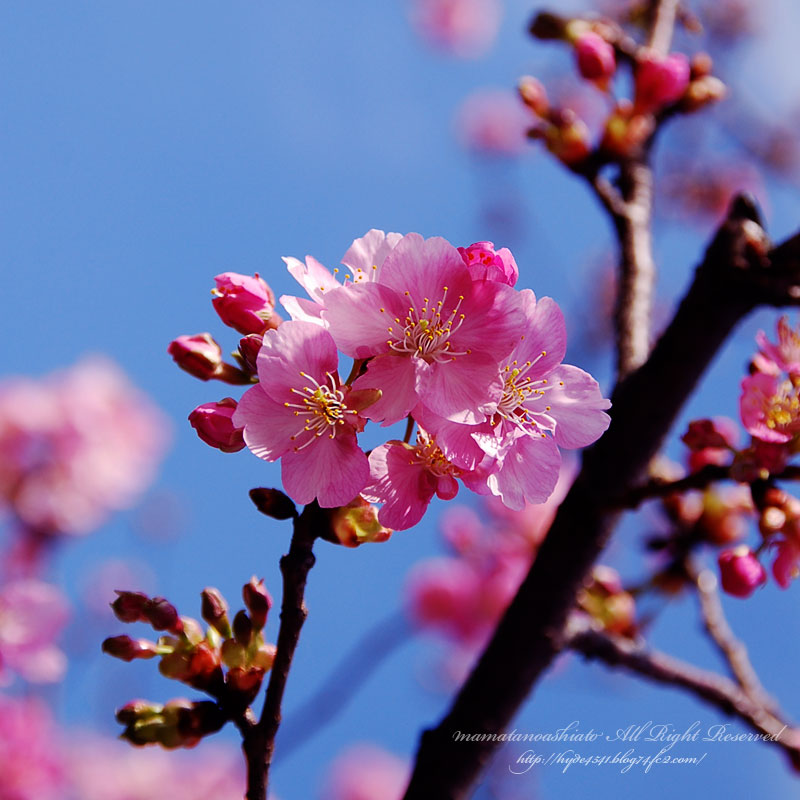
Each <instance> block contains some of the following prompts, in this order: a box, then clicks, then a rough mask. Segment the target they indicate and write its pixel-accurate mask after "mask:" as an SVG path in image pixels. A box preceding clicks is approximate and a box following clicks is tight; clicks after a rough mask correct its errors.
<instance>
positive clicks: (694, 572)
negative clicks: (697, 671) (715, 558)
mask: <svg viewBox="0 0 800 800" xmlns="http://www.w3.org/2000/svg"><path fill="white" fill-rule="evenodd" d="M686 571H687V573H688V574H689V577H690V578H691V579H692V581H693V583H694V585H695V587H696V588H697V598H698V600H699V602H700V615H701V617H702V619H703V625H704V627H705V629H706V632H707V633H708V635H709V637H710V639H711V640H712V641H713V642H714V644H715V645H716V647H717V649H718V650H719V652H720V653H721V655H722V657H723V658H724V659H725V662H726V664H727V665H728V667H729V668H730V671H731V674H732V675H733V677H734V678H735V679H736V681H737V682H738V684H739V686H741V688H742V689H743V690H744V691H745V692H746V693H747V694H748V695H749V697H751V698H752V700H753V701H754V702H755V703H758V704H759V705H760V706H763V707H764V708H766V709H769V710H773V709H774V708H775V701H774V700H773V698H771V697H770V696H769V694H768V693H767V691H766V689H764V687H763V686H762V685H761V681H760V680H759V678H758V675H757V674H756V671H755V669H753V665H752V664H751V663H750V658H749V657H748V655H747V648H746V647H745V645H744V643H743V642H742V641H741V640H740V639H737V638H736V636H735V635H734V633H733V631H732V630H731V627H730V625H728V620H727V619H726V618H725V612H724V611H723V609H722V603H721V601H720V598H719V593H718V592H717V578H716V576H715V575H714V574H713V573H712V572H711V571H710V570H707V569H703V568H701V567H700V566H699V565H698V564H696V563H695V562H694V561H693V560H691V559H688V560H687V563H686Z"/></svg>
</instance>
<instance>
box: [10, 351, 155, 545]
mask: <svg viewBox="0 0 800 800" xmlns="http://www.w3.org/2000/svg"><path fill="white" fill-rule="evenodd" d="M168 440H169V426H168V423H167V421H166V419H165V417H164V416H163V414H162V413H161V412H160V411H159V410H158V409H157V408H156V407H155V406H154V405H153V403H152V402H151V401H150V400H149V398H147V397H146V396H145V395H144V394H143V393H142V392H141V391H140V390H138V389H137V388H136V387H134V386H133V385H132V384H131V383H130V381H129V380H128V379H127V377H126V376H125V375H124V374H123V373H122V372H121V370H120V369H119V368H118V367H116V366H115V365H114V364H113V363H111V362H110V361H107V360H105V359H101V358H94V359H88V360H85V361H82V362H80V363H79V364H77V365H76V366H74V367H72V368H70V369H67V370H64V371H62V372H58V373H55V374H53V375H50V376H47V377H45V378H43V379H39V380H36V379H31V378H10V379H6V380H5V381H3V382H2V383H0V509H5V510H6V511H7V512H8V513H9V514H10V515H11V517H12V519H13V521H14V524H15V525H16V527H17V528H19V529H20V532H21V533H23V534H27V535H28V536H30V537H32V538H34V539H36V540H39V541H40V540H42V539H52V537H54V536H59V535H64V534H85V533H88V532H90V531H92V530H94V529H95V528H97V527H99V526H100V525H101V524H102V523H103V522H104V521H105V519H106V518H107V516H108V515H109V513H110V512H111V511H113V510H116V509H121V508H126V507H128V506H130V505H132V504H133V502H134V501H135V500H136V499H137V498H138V496H139V495H140V494H141V493H142V492H143V491H144V489H145V488H146V487H147V486H148V485H149V483H150V482H151V480H152V478H153V476H154V474H155V471H156V468H157V466H158V464H159V463H160V460H161V458H162V456H163V454H164V451H165V449H166V443H167V442H168Z"/></svg>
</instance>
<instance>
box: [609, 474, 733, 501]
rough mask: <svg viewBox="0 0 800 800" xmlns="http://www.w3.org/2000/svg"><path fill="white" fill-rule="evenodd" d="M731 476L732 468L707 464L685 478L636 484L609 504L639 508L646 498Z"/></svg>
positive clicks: (707, 484)
mask: <svg viewBox="0 0 800 800" xmlns="http://www.w3.org/2000/svg"><path fill="white" fill-rule="evenodd" d="M730 477H731V468H730V467H728V466H724V467H723V466H719V465H717V464H706V465H705V466H704V467H702V468H701V469H699V470H697V472H692V473H690V474H689V475H687V476H686V477H684V478H679V479H678V480H675V481H665V480H661V479H659V478H652V479H651V480H649V481H647V482H646V483H642V484H639V486H634V487H633V488H631V489H630V491H628V492H627V493H626V494H625V496H624V497H622V498H620V500H619V501H615V500H612V501H611V502H610V503H609V505H612V506H615V507H617V508H629V509H633V508H637V507H638V506H639V505H641V504H642V503H643V502H645V500H653V499H654V498H657V497H667V496H668V495H671V494H678V493H680V492H687V491H689V490H691V489H705V488H706V487H708V486H710V485H711V484H712V483H714V482H716V481H723V480H726V479H729V478H730Z"/></svg>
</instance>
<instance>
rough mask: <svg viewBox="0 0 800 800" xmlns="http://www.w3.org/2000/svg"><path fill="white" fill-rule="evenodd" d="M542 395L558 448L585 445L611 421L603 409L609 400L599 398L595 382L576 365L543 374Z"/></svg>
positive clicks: (598, 387)
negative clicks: (546, 388) (546, 386)
mask: <svg viewBox="0 0 800 800" xmlns="http://www.w3.org/2000/svg"><path fill="white" fill-rule="evenodd" d="M547 381H548V384H549V385H550V390H549V391H548V392H547V394H546V395H545V399H546V402H547V405H549V406H550V411H548V412H547V413H548V415H549V416H551V417H552V418H553V419H554V420H555V421H556V429H555V439H556V444H558V446H559V447H566V448H570V449H572V448H575V447H586V445H589V444H591V443H592V442H594V441H596V440H597V439H599V438H600V436H602V434H603V433H604V432H605V430H606V428H608V426H609V424H610V423H611V418H610V417H609V416H608V414H606V413H605V410H606V409H608V408H611V401H610V400H607V399H606V398H604V397H603V394H602V392H601V391H600V386H599V385H598V383H597V381H596V380H595V379H594V378H593V377H592V376H591V375H589V374H588V373H587V372H584V371H583V370H582V369H578V367H572V366H569V365H567V364H562V365H561V366H560V367H557V368H556V369H554V370H553V371H552V372H551V373H550V374H549V375H548V376H547Z"/></svg>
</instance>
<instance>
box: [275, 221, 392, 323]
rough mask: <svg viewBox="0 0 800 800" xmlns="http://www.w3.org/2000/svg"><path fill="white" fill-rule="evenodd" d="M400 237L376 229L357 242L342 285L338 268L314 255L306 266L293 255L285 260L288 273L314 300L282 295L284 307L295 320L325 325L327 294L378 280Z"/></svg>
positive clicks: (345, 259) (350, 251)
mask: <svg viewBox="0 0 800 800" xmlns="http://www.w3.org/2000/svg"><path fill="white" fill-rule="evenodd" d="M401 238H402V237H401V236H400V234H399V233H384V232H383V231H379V230H377V229H375V228H373V229H372V230H369V231H367V232H366V233H365V234H364V235H363V236H362V237H361V238H360V239H356V240H355V241H354V242H353V244H351V245H350V247H349V248H348V250H347V252H346V253H345V254H344V255H343V256H342V264H343V265H344V266H345V267H346V268H347V269H346V271H345V274H344V280H343V282H342V283H340V282H339V272H340V270H339V268H338V267H337V268H335V269H334V270H333V272H331V271H330V270H328V269H327V268H326V267H324V266H323V265H322V264H320V263H319V261H317V260H316V259H315V258H314V257H313V256H306V260H305V264H304V263H303V262H302V261H299V260H298V259H296V258H292V257H291V256H289V257H286V258H284V259H283V260H284V262H286V267H287V269H288V270H289V274H290V275H291V276H292V277H293V278H294V279H295V280H296V281H297V282H298V283H299V284H300V285H301V286H302V287H303V288H304V289H305V290H306V292H307V294H308V296H309V297H310V298H311V299H310V300H306V299H305V298H302V297H293V296H291V295H283V296H282V297H281V304H282V305H283V307H284V308H285V309H286V310H287V311H288V312H289V314H290V315H291V317H292V319H295V320H302V321H304V322H315V323H317V324H322V320H321V318H320V314H321V312H322V310H323V309H324V308H325V292H330V291H331V290H333V289H338V288H339V287H340V286H343V285H344V286H347V285H348V284H350V283H354V284H357V283H363V282H364V281H374V280H377V278H378V276H379V275H380V270H381V267H382V266H383V262H384V261H385V260H386V256H387V255H389V253H390V252H391V251H392V250H393V249H394V246H395V245H396V244H397V243H398V242H399V241H400V239H401Z"/></svg>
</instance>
